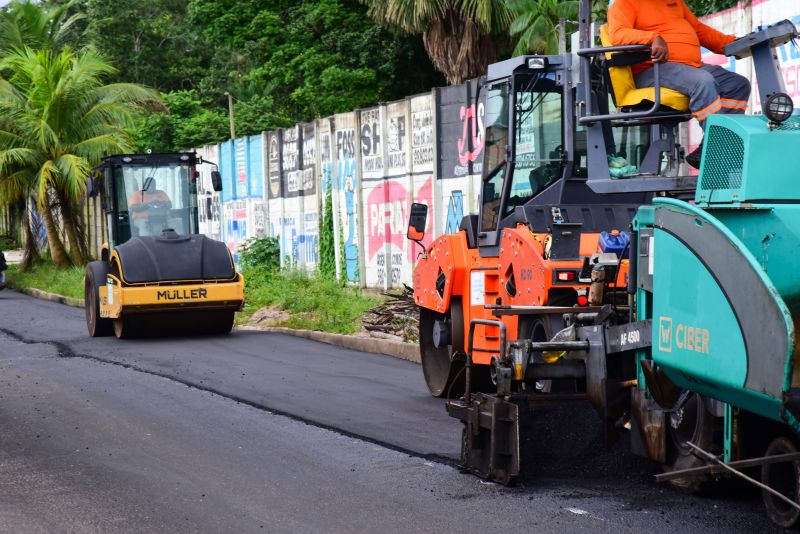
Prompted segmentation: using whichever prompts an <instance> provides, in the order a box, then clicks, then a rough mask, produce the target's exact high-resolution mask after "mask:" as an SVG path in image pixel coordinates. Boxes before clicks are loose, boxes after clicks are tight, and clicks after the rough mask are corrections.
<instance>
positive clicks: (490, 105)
mask: <svg viewBox="0 0 800 534" xmlns="http://www.w3.org/2000/svg"><path fill="white" fill-rule="evenodd" d="M573 71H574V69H573V68H572V57H571V56H569V55H565V56H525V57H517V58H513V59H509V60H507V61H504V62H501V63H497V64H493V65H490V66H489V70H488V74H487V76H486V78H484V79H482V80H481V84H480V94H479V98H481V100H482V101H483V102H484V106H485V110H486V112H485V113H486V114H485V119H484V124H485V137H484V139H485V141H484V161H483V167H482V168H483V175H482V180H481V189H480V201H479V211H478V213H477V214H475V215H468V216H466V217H465V218H464V219H463V221H462V223H461V226H460V230H459V232H457V233H455V234H446V235H442V236H440V237H438V238H436V239H435V240H434V242H433V243H432V245H431V246H430V248H429V249H428V250H427V251H426V253H425V255H424V256H423V258H422V259H421V260H420V261H419V262H418V264H417V265H416V267H415V271H414V294H415V300H416V303H417V304H418V305H419V306H420V321H421V323H420V343H421V344H420V352H421V359H422V368H423V373H424V376H425V379H426V382H427V385H428V388H429V390H430V392H431V394H433V395H435V396H445V395H447V393H448V391H449V392H450V393H451V394H453V393H454V392H460V391H461V390H463V387H464V376H465V373H464V372H462V369H463V366H464V361H465V353H466V349H467V348H468V347H467V345H468V341H469V340H468V338H469V326H470V323H471V322H472V321H473V320H474V319H497V313H502V310H503V309H504V308H508V307H514V308H520V307H536V308H537V309H538V310H540V309H542V307H548V309H551V310H552V311H554V312H555V311H557V310H558V309H560V308H565V309H566V308H571V307H572V306H575V305H581V306H584V307H586V306H589V304H590V303H589V298H590V291H589V290H590V285H591V276H592V274H591V273H592V268H593V267H594V266H596V265H598V264H601V263H613V265H614V266H615V276H616V278H615V280H612V281H610V284H611V287H617V286H621V285H624V281H625V277H626V272H627V265H628V260H627V258H626V257H625V256H626V253H627V250H626V247H625V243H627V239H628V236H629V233H628V231H627V230H628V228H629V226H630V223H631V220H632V219H633V216H634V215H635V213H636V208H637V207H638V206H640V205H641V204H643V203H646V202H648V201H649V200H650V199H651V198H652V196H653V191H655V190H659V189H661V188H663V187H664V186H665V185H669V186H670V188H671V189H674V190H677V191H684V192H685V191H686V186H687V184H692V183H693V181H692V180H693V179H692V178H690V177H686V178H680V177H678V176H677V174H676V173H675V172H674V171H675V170H676V168H677V163H676V161H677V160H675V159H674V158H672V159H671V158H670V157H668V156H667V155H663V154H662V155H660V156H659V157H658V158H656V159H654V161H655V163H652V166H653V167H654V169H655V171H656V172H644V173H641V174H639V175H637V176H632V177H629V178H626V184H625V187H622V186H620V185H619V184H617V182H622V180H616V179H614V178H612V176H611V174H610V173H611V170H610V167H609V159H608V158H607V156H605V155H603V156H602V161H603V162H604V166H603V168H602V169H601V170H600V171H599V172H594V173H592V172H590V163H591V162H592V159H593V158H594V157H595V156H594V155H592V154H591V153H590V152H589V150H588V147H589V146H590V145H592V146H593V145H595V144H599V145H602V147H603V150H605V152H604V153H608V154H613V157H614V158H617V159H625V158H624V157H623V156H622V155H623V154H625V155H631V156H629V157H630V161H631V162H636V163H637V164H639V165H638V166H637V170H639V169H641V168H642V166H643V165H649V164H648V163H646V162H645V160H646V154H647V152H648V147H649V146H650V145H651V144H652V143H650V138H651V136H652V135H653V134H654V131H656V132H657V133H658V135H661V132H662V129H663V130H664V131H665V132H666V131H667V130H668V128H662V127H661V126H659V127H658V128H656V129H655V130H654V129H653V128H652V127H651V125H650V124H649V123H647V122H646V121H644V120H643V119H639V120H636V121H625V120H623V119H624V118H621V119H620V120H619V125H618V126H616V127H615V128H611V127H608V128H603V127H600V128H597V129H594V130H593V129H592V128H590V127H587V126H584V125H581V124H579V122H578V120H577V118H578V116H577V115H576V110H577V109H578V108H579V107H580V106H578V101H579V100H580V99H581V96H580V88H579V85H578V84H577V83H575V82H574V80H573ZM594 98H597V97H596V96H594ZM606 100H608V95H607V93H606ZM675 124H677V123H676V122H670V123H669V125H670V126H673V125H675ZM669 131H670V132H671V129H669ZM655 150H656V152H659V150H658V147H656V149H655ZM659 154H661V153H660V152H659ZM634 155H637V156H636V157H633V156H634ZM612 161H614V160H612ZM673 174H674V175H673ZM601 177H602V178H601ZM598 184H599V185H598ZM616 296H618V297H619V298H624V292H622V291H619V292H618V294H617V295H616ZM613 298H614V295H613V294H612V295H611V296H609V297H608V298H607V299H606V301H608V302H611V300H613ZM606 301H599V300H598V301H594V302H593V303H592V305H593V306H596V305H602V304H603V303H604V302H606ZM502 322H503V323H504V326H505V329H506V335H507V336H509V337H510V338H511V339H516V338H524V339H531V340H538V341H544V340H546V339H550V336H552V335H553V334H554V333H555V332H557V331H558V330H560V329H561V326H562V322H561V321H560V320H559V318H558V316H557V315H555V314H551V315H550V316H544V315H541V314H528V315H525V316H522V315H519V314H511V315H506V316H504V317H503V318H502ZM473 341H474V346H475V348H474V356H473V361H474V364H475V369H474V370H473V371H474V373H473V375H474V380H475V381H476V385H478V386H479V387H484V386H488V387H491V383H492V382H491V379H492V377H493V374H494V373H495V367H496V363H497V362H496V359H497V354H498V353H499V350H498V344H499V341H500V332H499V331H498V328H497V327H495V326H493V325H488V324H486V325H484V324H480V325H477V326H476V327H475V328H474V340H473ZM539 358H540V356H539V355H537V359H539ZM451 386H452V388H451ZM542 387H547V386H546V385H545V386H542Z"/></svg>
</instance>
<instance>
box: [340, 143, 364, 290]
mask: <svg viewBox="0 0 800 534" xmlns="http://www.w3.org/2000/svg"><path fill="white" fill-rule="evenodd" d="M336 176H337V177H338V180H337V182H338V183H337V189H338V191H339V195H340V199H341V200H343V202H342V203H343V204H344V205H343V208H344V209H340V210H339V213H340V215H339V216H340V218H341V220H342V224H341V225H340V229H341V234H342V235H343V237H344V243H343V244H342V249H343V254H344V266H345V275H346V276H347V280H349V281H350V282H357V281H358V280H359V270H358V237H357V235H358V220H357V218H358V214H357V212H356V202H357V198H356V197H357V194H356V193H357V187H358V175H357V174H356V158H355V130H354V129H352V128H345V129H341V130H340V129H337V130H336Z"/></svg>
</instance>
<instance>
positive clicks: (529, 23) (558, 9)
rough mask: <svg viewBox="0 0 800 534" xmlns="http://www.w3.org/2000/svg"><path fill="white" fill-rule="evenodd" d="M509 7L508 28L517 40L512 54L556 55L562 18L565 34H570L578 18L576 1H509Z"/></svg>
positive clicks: (577, 3)
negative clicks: (511, 19)
mask: <svg viewBox="0 0 800 534" xmlns="http://www.w3.org/2000/svg"><path fill="white" fill-rule="evenodd" d="M508 7H509V9H510V10H511V12H512V13H513V14H514V22H512V23H511V26H510V27H509V28H508V32H509V33H510V34H511V36H512V37H514V38H516V39H517V44H516V46H515V47H514V52H513V53H514V55H515V56H518V55H523V54H530V53H536V54H558V53H559V50H558V35H559V29H560V28H559V25H560V24H561V23H562V22H561V21H564V22H565V24H567V27H566V28H563V30H564V33H569V30H570V29H571V28H570V27H571V26H574V21H576V20H578V7H579V2H578V1H577V0H510V1H509V3H508Z"/></svg>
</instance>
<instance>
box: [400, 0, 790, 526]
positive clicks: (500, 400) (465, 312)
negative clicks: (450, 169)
mask: <svg viewBox="0 0 800 534" xmlns="http://www.w3.org/2000/svg"><path fill="white" fill-rule="evenodd" d="M590 12H591V2H590V1H589V0H582V1H581V3H580V30H579V33H580V48H579V50H577V51H576V54H575V56H572V55H570V54H567V55H562V56H526V57H519V58H513V59H510V60H507V61H504V62H502V63H498V64H495V65H490V66H489V69H488V74H487V77H486V79H485V80H484V81H483V83H482V85H481V93H482V98H483V99H484V101H485V103H486V104H485V109H486V118H485V121H484V123H485V124H486V133H485V138H484V142H485V149H486V153H485V160H484V165H483V183H482V188H481V204H480V211H479V213H478V214H477V215H473V216H468V217H465V219H464V221H463V222H462V225H461V230H460V231H459V232H458V233H456V234H451V235H444V236H440V237H438V238H436V239H434V241H433V242H432V243H431V245H430V246H429V247H428V248H427V249H426V250H425V252H424V253H423V255H422V259H421V260H420V261H419V263H418V265H417V266H416V268H415V270H414V297H415V301H416V303H417V304H418V305H419V306H420V351H421V357H422V363H423V372H424V375H425V379H426V381H427V383H428V386H429V389H430V391H431V393H432V394H434V395H440V396H446V397H447V398H448V399H447V404H446V406H447V410H448V413H449V414H450V415H451V416H452V417H455V418H457V419H459V420H460V421H462V422H463V424H464V429H463V435H462V440H461V447H462V448H461V464H462V466H463V467H464V468H465V469H466V470H469V471H471V472H473V473H475V474H476V475H478V476H480V477H483V478H487V479H491V480H495V481H497V482H501V483H505V484H509V483H513V482H514V481H515V480H516V479H517V477H518V476H519V475H520V457H521V454H520V443H521V440H520V435H519V432H520V430H519V429H520V418H521V417H523V415H524V416H526V417H527V416H531V415H533V423H532V425H530V428H531V429H532V430H533V429H535V412H536V409H537V408H538V407H540V406H544V405H552V404H564V403H571V402H574V403H587V402H588V403H590V404H591V405H592V406H593V407H594V408H595V410H596V411H597V412H598V414H599V416H600V419H601V421H602V423H603V426H604V428H605V435H606V440H607V442H608V443H611V442H613V441H614V440H615V439H618V438H619V437H620V436H623V435H624V436H627V437H628V438H629V439H630V441H631V449H632V450H633V451H634V452H635V453H637V454H641V455H643V456H646V457H648V458H650V459H651V460H654V461H655V462H658V463H659V464H661V465H662V467H663V471H664V472H663V473H662V474H660V475H658V476H657V477H656V478H657V480H659V481H662V480H663V481H669V482H671V483H672V484H673V485H675V486H678V487H681V488H683V489H687V490H697V489H699V488H701V487H702V486H704V485H706V484H708V483H710V482H711V481H713V480H714V479H716V478H720V477H722V476H735V477H742V478H745V479H746V480H748V481H749V482H753V483H755V484H757V485H759V487H760V489H761V491H762V495H763V500H764V504H765V506H766V509H767V513H768V515H769V517H770V519H771V520H772V521H773V522H775V523H776V524H778V525H781V526H784V527H789V526H793V525H795V524H797V523H798V522H799V521H800V452H798V448H800V447H799V445H800V365H796V359H797V357H798V349H800V347H798V339H797V334H796V330H795V329H796V326H797V324H798V318H799V317H800V262H799V261H798V257H799V256H798V255H799V254H800V231H799V230H798V229H800V185H799V184H800V120H799V119H798V117H797V116H792V112H793V107H794V105H793V102H792V100H791V98H790V97H789V96H788V95H787V94H786V91H785V88H784V84H783V79H782V76H781V73H780V70H779V68H778V64H777V54H776V53H775V47H777V46H781V45H783V44H785V43H788V42H789V41H791V40H792V39H794V38H795V37H797V30H796V28H795V27H794V25H793V24H792V23H791V22H790V21H783V22H780V23H778V24H775V25H773V26H770V27H766V28H760V29H759V30H758V31H756V32H753V33H752V34H750V35H748V36H745V37H743V38H741V39H739V40H737V41H734V42H733V43H731V44H729V45H728V46H727V47H726V49H725V52H726V54H728V55H730V56H734V57H736V58H745V57H752V59H753V64H754V67H755V69H754V70H755V72H756V74H757V77H758V91H759V93H760V94H759V96H760V102H761V106H762V112H763V115H761V116H743V115H712V116H711V117H710V118H709V119H708V121H707V125H706V134H705V142H704V145H705V149H704V151H703V159H702V162H701V168H700V173H699V176H689V175H683V176H682V175H681V174H680V171H681V166H680V163H681V162H682V160H683V158H684V149H683V148H682V147H680V146H679V144H678V143H677V139H678V138H677V134H676V129H677V127H678V125H679V124H680V123H681V122H684V121H687V120H689V119H690V115H689V114H688V113H687V109H688V107H687V104H688V102H687V99H686V97H685V95H681V94H679V93H674V92H671V91H669V90H667V89H661V87H660V82H658V83H657V84H656V87H655V88H650V89H637V88H635V86H633V85H632V80H633V77H632V74H631V72H630V65H632V64H635V63H638V62H641V61H646V60H649V58H650V49H649V47H647V46H643V45H632V46H610V44H609V43H608V42H607V39H606V38H605V33H606V32H605V29H604V28H598V30H599V32H598V33H599V35H600V37H601V42H602V44H603V46H595V43H594V39H593V37H592V34H591V32H592V30H591V25H590V23H589V21H590ZM653 68H654V69H655V77H656V79H659V74H658V69H659V67H658V64H655V66H654V67H653ZM609 100H611V101H612V102H614V103H615V104H616V108H617V111H616V112H612V111H610V109H609V105H608V102H609ZM426 212H427V208H426V207H425V206H424V205H419V204H416V205H414V206H412V209H411V220H410V221H409V234H408V236H409V238H410V239H413V240H415V241H418V242H419V241H421V240H422V237H423V235H422V233H423V232H424V229H425V218H426ZM564 424H565V425H566V424H569V422H565V423H564ZM533 439H536V438H535V436H533ZM540 439H542V438H540Z"/></svg>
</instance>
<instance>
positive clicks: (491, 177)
mask: <svg viewBox="0 0 800 534" xmlns="http://www.w3.org/2000/svg"><path fill="white" fill-rule="evenodd" d="M484 146H485V150H486V152H485V155H484V160H483V169H484V175H483V187H482V191H481V193H482V196H481V199H482V202H483V204H482V205H481V231H482V232H490V231H492V230H495V229H496V228H497V221H498V218H499V215H500V200H501V197H502V194H503V178H504V177H505V173H506V164H507V159H508V84H507V83H503V84H500V85H495V86H494V87H492V88H490V89H489V90H488V92H487V94H486V141H485V145H484Z"/></svg>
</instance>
